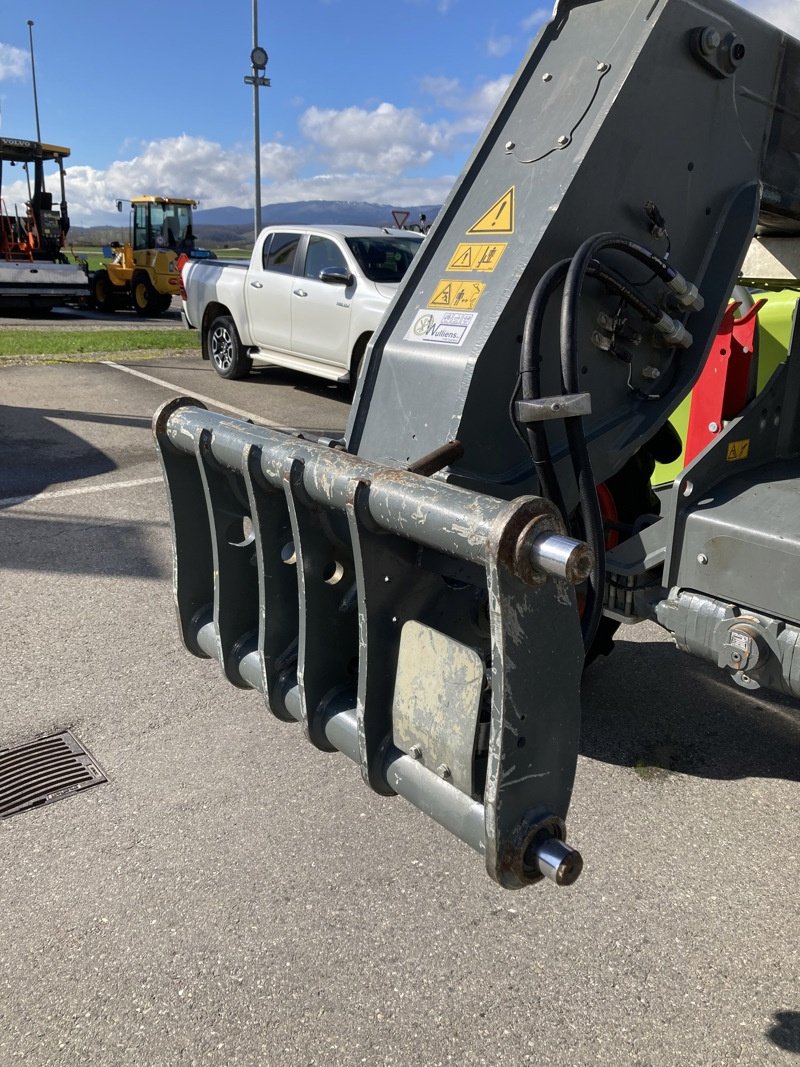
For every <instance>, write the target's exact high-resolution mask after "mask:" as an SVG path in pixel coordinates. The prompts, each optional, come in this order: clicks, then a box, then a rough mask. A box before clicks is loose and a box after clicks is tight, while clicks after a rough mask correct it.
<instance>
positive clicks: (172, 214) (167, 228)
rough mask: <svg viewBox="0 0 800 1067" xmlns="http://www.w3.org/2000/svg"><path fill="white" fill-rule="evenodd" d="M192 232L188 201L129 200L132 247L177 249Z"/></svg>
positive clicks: (190, 209) (141, 249)
mask: <svg viewBox="0 0 800 1067" xmlns="http://www.w3.org/2000/svg"><path fill="white" fill-rule="evenodd" d="M187 232H188V233H189V234H191V232H192V203H191V201H188V200H187V201H183V202H180V203H173V202H166V203H165V202H162V201H159V200H141V201H134V202H133V250H134V252H138V251H144V250H147V249H153V248H157V249H162V248H171V249H172V250H173V251H178V248H179V245H180V244H181V242H182V241H183V240H185V234H186V233H187Z"/></svg>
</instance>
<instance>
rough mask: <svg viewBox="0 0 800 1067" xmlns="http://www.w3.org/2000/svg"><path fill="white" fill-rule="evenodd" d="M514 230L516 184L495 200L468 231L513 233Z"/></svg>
mask: <svg viewBox="0 0 800 1067" xmlns="http://www.w3.org/2000/svg"><path fill="white" fill-rule="evenodd" d="M513 232H514V186H513V185H512V186H511V188H510V189H509V190H508V192H506V193H503V195H502V196H501V197H500V199H499V200H495V202H494V203H493V204H492V206H491V207H490V208H489V210H488V211H487V212H486V214H485V215H481V217H480V218H479V219H478V221H477V222H476V223H475V225H474V226H470V228H469V229H468V230H467V233H468V234H470V233H513Z"/></svg>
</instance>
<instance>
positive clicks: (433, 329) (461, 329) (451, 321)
mask: <svg viewBox="0 0 800 1067" xmlns="http://www.w3.org/2000/svg"><path fill="white" fill-rule="evenodd" d="M477 317H478V316H477V314H476V313H475V312H474V311H435V310H434V311H428V310H426V309H424V308H423V309H422V310H421V311H418V312H417V314H416V316H415V317H414V321H413V323H412V324H411V327H410V329H409V330H407V331H406V335H405V338H404V339H405V340H406V341H425V342H426V343H428V344H437V345H463V343H464V341H465V340H466V339H467V334H468V333H469V331H470V330H471V329H472V326H473V324H474V322H475V320H476V319H477Z"/></svg>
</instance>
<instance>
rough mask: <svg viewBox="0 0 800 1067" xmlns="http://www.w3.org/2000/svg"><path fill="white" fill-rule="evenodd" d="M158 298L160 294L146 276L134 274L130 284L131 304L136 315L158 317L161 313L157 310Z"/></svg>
mask: <svg viewBox="0 0 800 1067" xmlns="http://www.w3.org/2000/svg"><path fill="white" fill-rule="evenodd" d="M160 298H161V294H160V293H159V292H158V291H157V290H156V289H155V288H154V287H153V283H152V282H151V281H150V279H149V278H148V277H147V275H146V274H143V273H139V274H134V276H133V281H132V282H131V303H132V304H133V310H134V311H135V312H136V314H137V315H142V316H155V315H160V314H161V312H160V311H158V310H157V308H158V306H159V300H160Z"/></svg>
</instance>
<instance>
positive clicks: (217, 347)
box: [206, 315, 253, 378]
mask: <svg viewBox="0 0 800 1067" xmlns="http://www.w3.org/2000/svg"><path fill="white" fill-rule="evenodd" d="M206 351H207V352H208V357H209V359H210V360H211V362H212V364H213V366H214V370H215V371H216V372H217V374H219V376H220V377H221V378H246V377H247V375H248V374H249V373H250V368H251V367H252V366H253V361H252V360H251V359H250V357H249V356H248V355H247V353H246V352H245V350H244V347H243V345H242V342H241V340H240V338H239V331H238V330H237V329H236V323H235V322H234V321H233V319H232V318H231V317H230V315H220V316H219V317H218V318H216V319H214V321H213V322H212V323H211V325H210V327H209V329H208V334H207V336H206Z"/></svg>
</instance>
